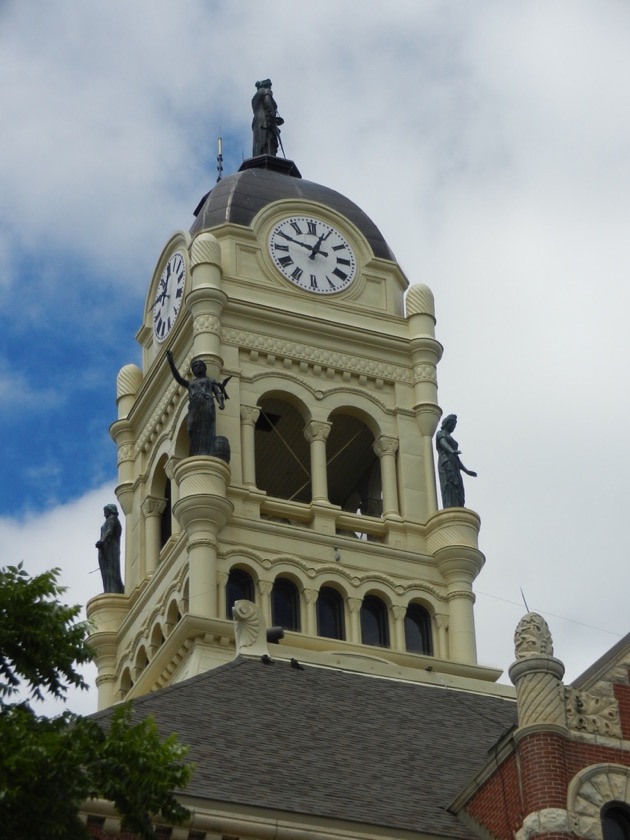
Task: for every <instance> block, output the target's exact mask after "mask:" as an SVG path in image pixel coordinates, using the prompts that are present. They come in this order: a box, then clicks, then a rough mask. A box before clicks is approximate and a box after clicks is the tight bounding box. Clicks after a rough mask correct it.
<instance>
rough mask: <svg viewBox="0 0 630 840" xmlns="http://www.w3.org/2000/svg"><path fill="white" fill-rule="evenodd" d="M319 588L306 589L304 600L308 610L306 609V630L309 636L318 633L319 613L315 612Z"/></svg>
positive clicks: (304, 631)
mask: <svg viewBox="0 0 630 840" xmlns="http://www.w3.org/2000/svg"><path fill="white" fill-rule="evenodd" d="M318 595H319V590H318V589H305V590H304V602H305V603H306V610H305V611H304V613H305V614H304V630H303V631H302V632H303V633H306V634H307V635H308V636H316V635H317V614H316V612H315V604H316V603H317V596H318Z"/></svg>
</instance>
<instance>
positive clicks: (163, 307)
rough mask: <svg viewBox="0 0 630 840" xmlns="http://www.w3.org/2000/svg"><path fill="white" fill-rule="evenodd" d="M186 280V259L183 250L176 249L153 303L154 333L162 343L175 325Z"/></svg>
mask: <svg viewBox="0 0 630 840" xmlns="http://www.w3.org/2000/svg"><path fill="white" fill-rule="evenodd" d="M185 282H186V261H185V259H184V255H183V254H182V252H181V251H176V252H175V253H174V254H173V256H172V257H170V259H169V261H168V262H167V263H166V265H165V266H164V271H163V272H162V276H161V277H160V283H159V285H158V292H157V297H156V299H155V303H154V304H153V335H154V336H155V340H156V341H158V342H160V343H162V342H163V341H164V340H165V339H166V337H167V336H168V334H169V333H170V331H171V330H172V329H173V327H174V325H175V319H176V318H177V313H178V312H179V308H180V306H181V304H182V297H183V294H184V284H185Z"/></svg>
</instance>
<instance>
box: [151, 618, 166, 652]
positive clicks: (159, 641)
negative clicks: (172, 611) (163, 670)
mask: <svg viewBox="0 0 630 840" xmlns="http://www.w3.org/2000/svg"><path fill="white" fill-rule="evenodd" d="M163 644H164V633H163V632H162V625H161V624H156V625H155V627H154V628H153V631H152V632H151V644H150V645H149V654H150V656H151V658H153V657H154V656H155V654H156V653H157V652H158V650H159V649H160V647H161V646H162V645H163Z"/></svg>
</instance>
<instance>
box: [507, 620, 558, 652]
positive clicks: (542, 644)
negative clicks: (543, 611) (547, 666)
mask: <svg viewBox="0 0 630 840" xmlns="http://www.w3.org/2000/svg"><path fill="white" fill-rule="evenodd" d="M514 653H515V655H516V658H517V659H525V657H527V656H539V655H541V654H542V655H544V656H553V641H552V638H551V633H550V632H549V627H548V625H547V622H546V621H545V619H544V618H543V617H542V615H538V613H532V612H530V613H527V615H524V616H523V618H522V619H521V620H520V621H519V623H518V624H517V625H516V630H515V632H514Z"/></svg>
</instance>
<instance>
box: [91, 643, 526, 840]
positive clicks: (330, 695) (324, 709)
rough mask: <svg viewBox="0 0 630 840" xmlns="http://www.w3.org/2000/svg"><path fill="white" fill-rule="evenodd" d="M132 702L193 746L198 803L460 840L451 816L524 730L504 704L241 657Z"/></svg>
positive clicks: (462, 833) (192, 788)
mask: <svg viewBox="0 0 630 840" xmlns="http://www.w3.org/2000/svg"><path fill="white" fill-rule="evenodd" d="M133 705H134V710H135V714H136V715H138V716H140V715H141V716H145V715H152V716H153V717H154V718H155V720H156V722H157V724H158V727H159V729H160V731H161V733H162V734H164V735H166V734H169V733H170V732H176V733H177V735H178V738H179V740H180V741H181V742H182V743H185V744H189V745H190V755H189V757H190V759H191V760H192V761H193V762H194V764H195V772H194V775H193V778H192V781H191V783H190V785H189V786H188V788H187V789H186V793H187V794H190V795H191V796H194V797H201V798H207V799H211V800H213V801H214V802H215V803H216V802H217V801H219V802H225V803H232V804H236V805H241V806H248V807H256V808H263V809H266V808H269V809H274V810H276V809H277V810H280V811H284V812H288V813H294V814H304V815H312V816H317V817H324V818H329V819H342V820H350V821H355V822H357V823H362V824H364V825H366V824H368V825H375V826H382V827H388V828H391V829H397V830H411V831H414V832H423V831H424V832H428V833H431V834H434V835H444V836H448V837H462V838H465V837H469V836H470V832H469V831H467V830H466V828H465V827H464V826H463V825H462V824H461V823H460V822H459V821H458V819H457V818H456V817H455V816H453V815H452V814H450V813H448V812H447V810H446V808H447V807H448V805H449V803H450V802H451V801H452V800H453V799H454V797H455V796H456V795H457V794H458V793H459V792H460V790H461V789H462V788H463V787H464V785H465V784H466V782H467V781H468V780H469V779H470V778H471V777H472V776H473V775H474V773H475V772H476V771H478V770H479V769H480V767H481V766H482V765H483V763H484V762H485V760H486V758H487V751H488V750H489V749H490V747H491V746H492V745H493V744H494V743H495V742H496V741H497V739H498V738H499V736H500V735H501V734H502V733H503V732H504V731H505V730H506V729H507V728H509V727H511V726H512V725H514V724H515V722H516V706H515V703H514V702H513V701H512V700H509V699H505V698H500V697H495V696H485V695H480V694H475V693H470V692H466V691H461V690H453V689H450V688H445V687H435V686H427V685H419V684H416V683H407V682H401V681H398V680H391V679H383V678H380V677H373V676H365V675H362V674H357V673H348V672H345V671H343V670H336V669H330V668H321V667H313V666H308V665H305V666H304V667H303V669H298V668H294V667H291V665H290V664H289V663H288V662H285V661H281V660H276V661H274V662H272V663H270V664H265V663H264V662H262V661H260V660H259V659H244V658H240V659H236V660H234V661H233V662H231V663H229V664H228V665H224V666H222V667H219V668H216V669H214V670H211V671H207V672H206V673H204V674H201V675H199V676H196V677H193V678H192V679H190V680H186V681H185V682H181V683H178V684H176V685H173V686H170V687H169V688H165V689H162V690H160V691H156V692H155V693H152V694H148V695H145V696H143V697H141V698H138V699H137V700H135V701H134V702H133ZM107 715H108V712H107V711H105V712H101V713H99V714H97V715H95V718H96V719H102V718H103V717H106V716H107Z"/></svg>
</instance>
